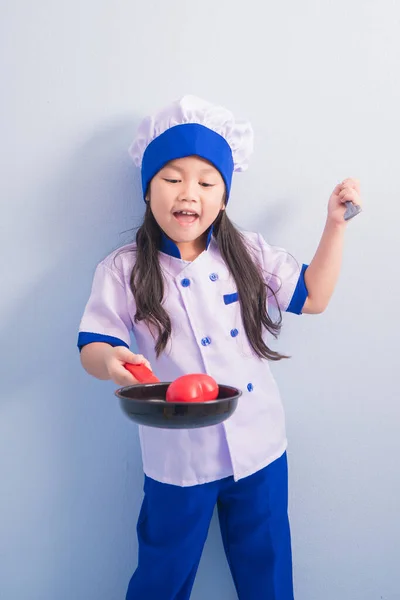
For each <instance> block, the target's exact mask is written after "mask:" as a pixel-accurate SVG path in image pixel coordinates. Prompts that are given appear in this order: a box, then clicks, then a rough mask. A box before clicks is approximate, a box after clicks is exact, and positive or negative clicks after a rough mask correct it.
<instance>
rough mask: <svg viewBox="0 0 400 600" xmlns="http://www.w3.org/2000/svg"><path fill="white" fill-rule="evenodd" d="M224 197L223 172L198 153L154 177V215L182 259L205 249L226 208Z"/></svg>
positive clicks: (182, 159)
mask: <svg viewBox="0 0 400 600" xmlns="http://www.w3.org/2000/svg"><path fill="white" fill-rule="evenodd" d="M224 198H225V184H224V180H223V179H222V176H221V174H220V172H219V171H218V170H217V169H216V168H215V167H213V165H212V164H211V163H209V162H208V161H206V160H203V159H201V158H198V157H197V156H188V157H186V158H179V159H176V160H173V161H171V162H169V163H168V164H166V165H165V166H164V167H163V168H162V169H161V171H159V172H158V173H157V174H156V175H155V177H153V179H152V181H151V183H150V189H149V201H150V207H151V210H152V213H153V215H154V218H155V219H156V221H157V223H158V224H159V226H160V227H161V229H162V230H163V231H164V232H165V233H166V234H167V236H168V237H169V238H171V239H172V240H173V241H174V242H175V243H176V245H177V246H178V248H179V250H180V252H181V256H182V258H186V257H187V256H188V257H192V258H193V257H194V256H196V255H198V254H199V253H200V252H202V251H203V250H204V248H205V243H206V242H205V240H206V235H207V234H206V231H207V229H208V228H209V227H210V225H211V224H212V223H213V222H214V221H215V219H216V218H217V216H218V214H219V212H220V211H221V210H224V208H225V202H224ZM189 259H190V258H189Z"/></svg>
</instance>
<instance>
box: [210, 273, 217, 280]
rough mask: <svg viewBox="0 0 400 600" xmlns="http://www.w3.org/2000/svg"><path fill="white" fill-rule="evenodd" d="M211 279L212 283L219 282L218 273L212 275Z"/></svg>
mask: <svg viewBox="0 0 400 600" xmlns="http://www.w3.org/2000/svg"><path fill="white" fill-rule="evenodd" d="M210 279H211V281H217V279H218V273H211V275H210Z"/></svg>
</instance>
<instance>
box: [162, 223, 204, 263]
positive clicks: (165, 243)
mask: <svg viewBox="0 0 400 600" xmlns="http://www.w3.org/2000/svg"><path fill="white" fill-rule="evenodd" d="M213 231H214V225H211V227H210V229H209V231H208V235H207V242H206V250H208V247H209V245H210V242H211V238H212V234H213ZM160 251H161V252H164V254H168V255H169V256H174V257H175V258H182V257H181V253H180V252H179V248H178V246H177V245H176V244H175V242H173V241H172V240H171V239H170V238H169V237H168V236H167V235H166V234H165V233H164V232H163V231H161V244H160Z"/></svg>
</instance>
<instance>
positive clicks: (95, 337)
mask: <svg viewBox="0 0 400 600" xmlns="http://www.w3.org/2000/svg"><path fill="white" fill-rule="evenodd" d="M92 342H103V343H104V344H110V346H125V347H126V348H129V346H128V344H127V343H125V342H124V341H123V340H120V339H119V338H116V337H112V336H111V335H103V334H102V333H89V332H87V331H81V332H80V334H79V336H78V348H79V352H80V351H81V350H82V348H83V346H87V344H91V343H92Z"/></svg>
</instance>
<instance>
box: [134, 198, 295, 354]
mask: <svg viewBox="0 0 400 600" xmlns="http://www.w3.org/2000/svg"><path fill="white" fill-rule="evenodd" d="M161 235H162V233H161V229H160V227H159V225H158V223H157V221H156V220H155V218H154V216H153V213H152V211H151V209H150V204H149V203H147V207H146V212H145V216H144V220H143V223H142V225H141V226H140V227H139V229H138V231H137V233H136V245H137V248H136V261H135V265H134V267H133V269H132V273H131V278H130V286H131V290H132V293H133V295H134V298H135V302H136V308H137V310H136V314H135V323H138V322H140V321H145V322H146V323H147V324H148V326H151V329H153V331H154V330H155V331H156V332H157V334H158V337H157V341H156V345H155V350H156V354H157V356H159V355H160V354H161V353H162V352H163V350H165V347H166V345H167V342H168V340H169V338H170V336H171V331H172V327H171V319H170V317H169V315H168V313H167V312H166V310H165V309H164V307H163V305H162V301H163V298H164V280H163V275H162V271H161V267H160V263H159V260H158V251H159V248H160V242H161ZM213 236H214V238H215V239H216V241H217V244H218V247H219V250H220V252H221V255H222V258H223V259H224V261H225V263H226V265H227V267H228V269H229V271H230V273H231V274H232V277H233V278H234V280H235V283H236V286H237V292H238V297H239V302H240V307H241V313H242V319H243V325H244V328H245V332H246V335H247V338H248V340H249V343H250V345H251V347H252V348H253V350H254V352H255V353H256V355H257V356H259V357H260V358H264V359H268V360H273V361H278V360H281V359H282V358H288V357H287V356H285V355H283V354H279V352H275V351H274V350H271V349H270V348H269V347H268V346H267V345H266V343H265V342H264V339H263V333H264V330H267V331H268V332H269V333H270V334H272V335H273V337H274V338H277V337H278V334H279V332H280V329H281V323H282V314H281V311H280V310H279V309H278V310H279V316H278V319H277V321H275V322H274V321H273V320H272V319H271V317H270V316H269V314H268V311H267V293H268V294H271V295H273V296H274V295H275V294H274V291H273V290H272V289H271V288H270V287H269V286H268V285H267V284H266V283H265V281H264V278H263V274H262V271H261V267H260V266H259V265H258V264H257V263H256V261H255V259H254V258H253V256H252V255H251V251H250V250H249V248H248V246H247V244H246V241H245V239H244V237H243V235H242V234H241V233H240V231H239V230H238V229H237V228H236V227H235V225H234V224H233V223H232V221H230V219H229V217H228V216H227V214H226V211H225V210H221V211H220V213H219V215H218V217H217V219H216V221H215V222H214V230H213ZM277 306H278V307H279V304H278V303H277Z"/></svg>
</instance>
